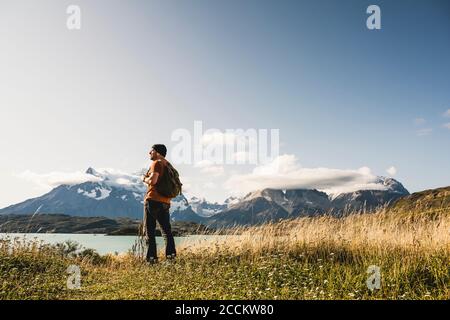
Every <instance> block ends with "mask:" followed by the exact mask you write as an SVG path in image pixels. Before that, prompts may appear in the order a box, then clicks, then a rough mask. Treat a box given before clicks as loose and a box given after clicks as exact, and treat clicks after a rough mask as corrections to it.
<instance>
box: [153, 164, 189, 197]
mask: <svg viewBox="0 0 450 320" xmlns="http://www.w3.org/2000/svg"><path fill="white" fill-rule="evenodd" d="M182 185H183V184H182V183H181V181H180V177H179V174H178V171H177V170H176V169H175V168H174V167H173V166H172V165H171V164H170V163H169V161H166V165H165V170H164V172H163V174H162V175H161V176H160V177H159V178H158V182H157V183H156V185H155V187H156V191H158V193H159V194H160V195H162V196H163V197H166V198H175V197H176V196H178V195H179V194H181V186H182Z"/></svg>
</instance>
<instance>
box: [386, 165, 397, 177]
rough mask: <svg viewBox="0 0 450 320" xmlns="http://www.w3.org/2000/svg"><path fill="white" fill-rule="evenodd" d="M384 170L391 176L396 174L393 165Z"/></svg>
mask: <svg viewBox="0 0 450 320" xmlns="http://www.w3.org/2000/svg"><path fill="white" fill-rule="evenodd" d="M386 172H387V173H388V174H389V175H390V176H391V177H392V176H395V175H396V174H397V168H396V167H394V166H391V167H389V168H387V169H386Z"/></svg>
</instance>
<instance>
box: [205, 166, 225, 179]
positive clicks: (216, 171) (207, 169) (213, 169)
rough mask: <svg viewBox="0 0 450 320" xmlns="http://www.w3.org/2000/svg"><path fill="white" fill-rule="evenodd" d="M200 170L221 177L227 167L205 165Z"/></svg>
mask: <svg viewBox="0 0 450 320" xmlns="http://www.w3.org/2000/svg"><path fill="white" fill-rule="evenodd" d="M200 171H201V172H202V173H205V174H208V175H211V176H214V177H220V176H223V175H224V174H225V168H224V167H223V166H210V167H204V168H202V169H201V170H200Z"/></svg>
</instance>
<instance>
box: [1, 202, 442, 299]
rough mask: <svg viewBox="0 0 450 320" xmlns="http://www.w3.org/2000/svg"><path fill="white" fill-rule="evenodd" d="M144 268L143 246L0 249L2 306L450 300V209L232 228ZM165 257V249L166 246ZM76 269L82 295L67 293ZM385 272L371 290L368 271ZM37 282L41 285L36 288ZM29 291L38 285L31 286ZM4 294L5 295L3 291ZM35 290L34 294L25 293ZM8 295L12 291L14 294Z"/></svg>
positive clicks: (4, 246) (22, 247) (296, 220)
mask: <svg viewBox="0 0 450 320" xmlns="http://www.w3.org/2000/svg"><path fill="white" fill-rule="evenodd" d="M221 234H222V232H218V234H217V236H216V238H215V240H213V241H211V240H208V241H204V242H199V243H195V244H192V243H190V244H189V243H186V244H184V245H181V246H179V247H178V248H177V250H178V257H177V260H176V262H175V263H170V262H162V263H160V264H157V265H147V264H146V263H145V262H144V261H143V260H142V250H143V248H142V242H137V245H136V247H135V248H136V249H137V250H136V253H139V254H138V255H136V254H133V253H129V254H124V255H120V256H111V255H109V256H104V257H101V259H100V258H98V257H97V259H93V258H92V255H85V256H80V255H67V254H64V253H62V252H61V250H60V249H59V250H57V249H55V248H50V247H48V246H47V247H43V248H44V249H40V247H39V246H31V247H26V246H17V245H15V246H13V247H14V248H15V249H14V250H12V251H11V249H8V250H6V249H5V248H6V247H8V248H11V244H9V245H8V246H6V245H3V246H2V245H0V272H1V275H2V278H1V279H5V278H6V279H8V280H7V281H8V283H7V284H6V286H5V280H3V287H2V290H1V291H0V298H45V299H47V298H57V299H66V298H70V299H84V298H94V299H117V298H120V299H449V298H450V290H449V284H450V264H449V262H450V208H439V209H433V210H429V211H426V212H425V211H417V212H401V211H399V212H389V211H388V210H386V209H385V208H382V209H380V210H379V211H378V212H376V213H373V214H359V213H355V214H350V215H347V216H345V217H341V218H336V217H333V216H321V217H313V218H306V217H305V218H297V219H293V220H286V221H281V222H277V223H270V224H265V225H262V226H256V227H249V228H244V227H241V228H234V229H233V230H232V231H231V232H230V231H228V234H227V235H226V236H224V235H221ZM161 249H162V248H161ZM74 263H75V264H79V265H80V266H81V269H82V272H83V273H82V287H81V289H80V290H68V289H66V287H65V280H66V278H67V274H65V268H66V267H67V266H68V265H69V264H74ZM371 265H376V266H378V267H379V268H380V271H381V286H380V288H379V289H374V290H370V289H369V288H368V287H367V284H366V280H367V278H368V276H369V274H367V270H368V267H369V266H371ZM36 277H37V278H38V280H36ZM30 284H31V285H30ZM5 288H6V291H5ZM23 288H28V289H26V290H25V289H23ZM8 290H9V291H8Z"/></svg>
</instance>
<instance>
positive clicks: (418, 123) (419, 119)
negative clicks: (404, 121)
mask: <svg viewBox="0 0 450 320" xmlns="http://www.w3.org/2000/svg"><path fill="white" fill-rule="evenodd" d="M425 122H426V120H425V119H424V118H415V119H414V124H415V125H417V126H419V125H421V124H424V123H425Z"/></svg>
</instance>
